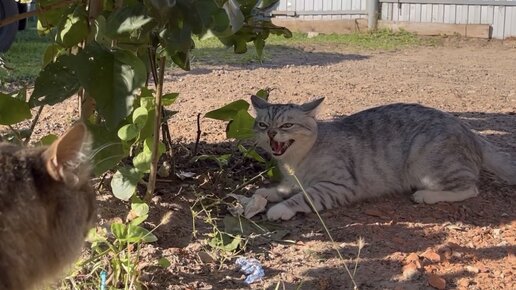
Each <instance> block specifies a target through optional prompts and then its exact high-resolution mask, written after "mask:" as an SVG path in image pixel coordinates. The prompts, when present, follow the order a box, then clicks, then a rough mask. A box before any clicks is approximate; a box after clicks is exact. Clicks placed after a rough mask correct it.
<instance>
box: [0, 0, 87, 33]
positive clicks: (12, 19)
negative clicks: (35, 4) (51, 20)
mask: <svg viewBox="0 0 516 290" xmlns="http://www.w3.org/2000/svg"><path fill="white" fill-rule="evenodd" d="M75 2H77V1H75V0H64V1H62V2H57V3H52V4H50V5H48V6H45V7H40V8H39V9H36V10H33V11H29V12H25V13H20V14H16V15H13V16H11V17H7V18H4V19H0V27H2V26H6V25H9V24H11V23H14V22H16V21H20V20H22V19H25V18H29V17H32V16H37V15H39V14H40V13H43V12H46V11H50V10H53V9H57V8H61V7H64V6H66V5H68V4H72V3H75Z"/></svg>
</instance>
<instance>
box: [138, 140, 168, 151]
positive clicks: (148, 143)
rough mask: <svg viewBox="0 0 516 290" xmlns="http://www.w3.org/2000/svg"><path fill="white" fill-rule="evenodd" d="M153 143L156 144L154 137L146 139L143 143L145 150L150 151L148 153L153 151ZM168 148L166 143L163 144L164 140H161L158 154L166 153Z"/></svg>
mask: <svg viewBox="0 0 516 290" xmlns="http://www.w3.org/2000/svg"><path fill="white" fill-rule="evenodd" d="M153 144H154V139H153V138H147V139H145V141H144V143H143V151H144V152H148V153H150V152H152V147H153ZM166 150H167V148H166V147H165V144H163V142H159V144H158V155H161V154H163V153H165V151H166Z"/></svg>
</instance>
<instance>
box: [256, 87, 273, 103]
mask: <svg viewBox="0 0 516 290" xmlns="http://www.w3.org/2000/svg"><path fill="white" fill-rule="evenodd" d="M269 93H270V89H265V90H263V89H261V90H259V91H257V92H256V94H255V95H256V96H257V97H260V98H262V99H264V100H266V101H267V100H268V99H269Z"/></svg>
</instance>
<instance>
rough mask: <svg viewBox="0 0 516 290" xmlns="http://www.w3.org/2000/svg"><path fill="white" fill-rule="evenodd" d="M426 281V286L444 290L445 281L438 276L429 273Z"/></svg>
mask: <svg viewBox="0 0 516 290" xmlns="http://www.w3.org/2000/svg"><path fill="white" fill-rule="evenodd" d="M426 280H427V281H428V284H430V286H432V287H434V288H435V289H439V290H444V289H446V280H444V279H443V278H441V277H440V276H439V275H436V274H432V273H430V274H428V275H427V276H426Z"/></svg>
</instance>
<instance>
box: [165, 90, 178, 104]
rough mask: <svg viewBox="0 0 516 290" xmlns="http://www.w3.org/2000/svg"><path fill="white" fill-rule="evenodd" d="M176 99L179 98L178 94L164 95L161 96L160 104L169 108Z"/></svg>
mask: <svg viewBox="0 0 516 290" xmlns="http://www.w3.org/2000/svg"><path fill="white" fill-rule="evenodd" d="M177 97H179V93H170V94H165V95H163V96H161V103H162V104H163V106H170V105H172V104H173V103H174V102H175V101H176V99H177Z"/></svg>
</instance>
